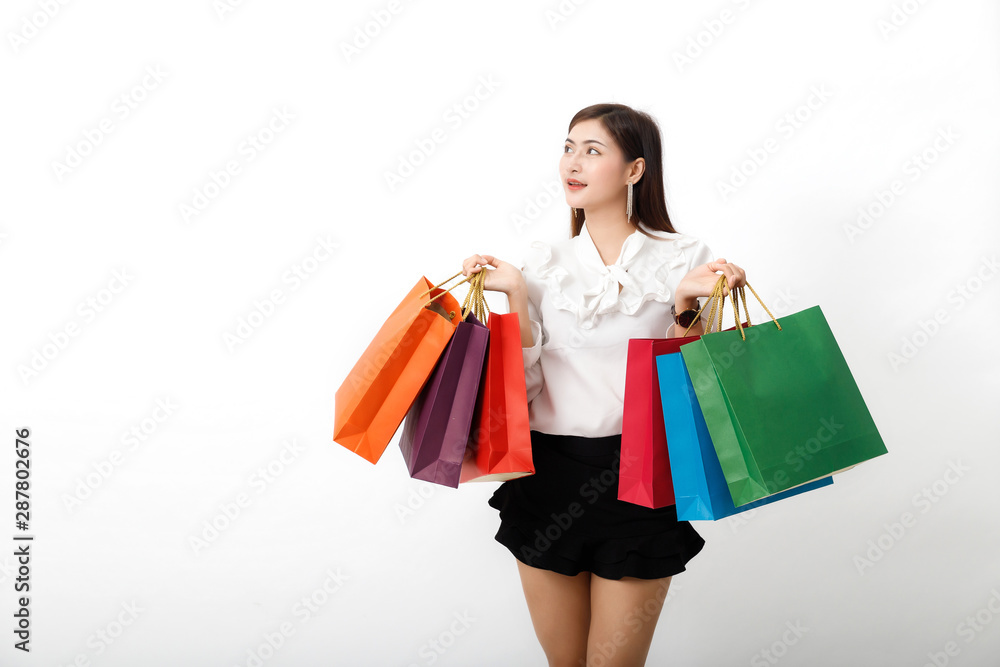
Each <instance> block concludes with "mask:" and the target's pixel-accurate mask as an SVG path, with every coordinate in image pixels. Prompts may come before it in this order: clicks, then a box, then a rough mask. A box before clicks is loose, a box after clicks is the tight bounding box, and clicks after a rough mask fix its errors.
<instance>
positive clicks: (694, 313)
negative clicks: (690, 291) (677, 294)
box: [670, 299, 701, 329]
mask: <svg viewBox="0 0 1000 667" xmlns="http://www.w3.org/2000/svg"><path fill="white" fill-rule="evenodd" d="M700 309H701V304H700V303H699V302H698V300H697V299H695V301H694V308H688V309H687V310H682V311H681V312H679V313H678V312H677V308H676V306H675V305H672V306H670V314H671V315H673V316H674V322H676V323H677V325H678V326H682V327H684V328H685V329H686V328H687V327H689V326H691V325H692V324H693V323H695V322H697V321H698V320H699V319H701V316H700V315H699V314H698V311H699V310H700Z"/></svg>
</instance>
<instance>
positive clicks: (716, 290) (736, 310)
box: [684, 275, 781, 340]
mask: <svg viewBox="0 0 1000 667" xmlns="http://www.w3.org/2000/svg"><path fill="white" fill-rule="evenodd" d="M728 280H729V279H728V278H727V277H726V276H725V275H721V276H719V279H718V280H717V281H716V283H715V286H714V287H713V288H712V295H711V296H710V297H709V301H711V302H712V309H711V311H710V312H709V315H708V321H709V330H708V331H706V333H711V326H712V324H714V322H715V320H714V318H715V311H716V299H718V300H719V304H720V305H719V331H722V311H723V309H724V308H725V305H726V299H725V297H724V296H723V293H724V286H725V284H726V283H727V282H728ZM746 286H747V287H749V288H750V291H751V292H752V293H753V295H754V296H755V297H756V298H757V301H758V302H759V303H760V305H761V306H763V308H764V310H765V311H766V312H767V314H768V316H770V318H771V320H772V321H773V322H774V326H776V327H778V331H781V324H779V323H778V320H777V319H776V318H775V317H774V315H773V314H771V311H770V310H769V309H768V307H767V306H766V305H765V304H764V301H763V299H761V298H760V295H759V294H757V290H755V289H754V288H753V286H752V285H750V283H749V282H747V283H746ZM733 291H734V290H729V298H730V300H731V301H732V302H733V316H734V317H735V318H736V328H737V329H738V330H739V332H740V337H741V338H742V339H743V340H746V339H747V337H746V334H745V333H743V328H744V327H743V324H742V323H741V322H740V304H739V302H738V301H737V300H736V295H735V294H733ZM736 291H738V292H739V296H740V299H742V301H743V310H744V311H745V313H744V314H745V315H746V318H747V326H748V327H749V326H751V323H750V309H749V308H748V307H747V296H746V293H745V292H744V291H743V286H742V285H740V286H739V287H737V288H736ZM707 305H708V301H706V302H705V304H704V305H703V306H702V307H701V308H699V309H698V315H701V311H702V310H704V309H705V306H707ZM698 315H696V316H695V318H694V320H693V321H692V322H691V324H690V325H688V328H687V329H685V330H684V335H685V336H687V334H688V331H690V330H691V327H693V326H694V324H695V322H697V321H698Z"/></svg>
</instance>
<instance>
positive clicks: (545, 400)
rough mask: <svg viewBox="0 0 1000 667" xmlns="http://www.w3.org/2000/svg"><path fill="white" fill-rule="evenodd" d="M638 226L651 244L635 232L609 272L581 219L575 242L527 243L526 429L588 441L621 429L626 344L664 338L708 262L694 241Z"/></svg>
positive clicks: (700, 244)
mask: <svg viewBox="0 0 1000 667" xmlns="http://www.w3.org/2000/svg"><path fill="white" fill-rule="evenodd" d="M640 224H641V223H640ZM644 229H646V230H647V231H649V232H650V233H652V234H653V235H655V236H656V238H649V237H647V236H645V235H644V234H643V233H642V232H640V231H638V230H636V231H635V232H633V233H632V235H631V236H629V237H628V238H627V239H626V240H625V243H624V244H623V245H622V249H621V254H620V255H619V256H618V259H617V260H615V262H614V263H613V264H610V265H605V264H604V260H602V259H601V256H600V253H599V252H598V250H597V246H596V245H594V241H593V239H592V238H591V236H590V232H589V231H588V230H587V223H586V222H584V223H583V228H582V229H581V230H580V234H579V235H578V236H575V237H573V238H570V239H566V240H564V241H560V242H558V243H556V244H553V245H550V244H547V243H544V242H542V241H535V242H534V243H532V244H531V245H530V246H529V251H528V255H527V257H526V259H525V261H524V262H523V263H522V265H521V267H520V269H521V272H522V273H523V275H524V279H525V282H526V284H527V292H528V313H529V319H530V320H531V334H532V336H533V338H534V345H533V346H532V347H530V348H529V347H525V348H522V351H523V353H524V377H525V384H526V387H527V390H528V418H529V423H530V425H531V428H532V429H533V430H536V431H542V432H544V433H551V434H558V435H580V436H586V437H592V438H593V437H601V436H607V435H617V434H619V433H621V432H622V409H623V406H624V396H625V366H626V360H627V356H628V340H629V339H630V338H666V337H667V330H668V329H669V328H670V326H671V325H672V324H673V318H672V317H671V316H670V306H671V305H672V304H673V303H674V291H675V290H676V289H677V285H678V283H680V281H681V279H682V278H683V277H684V276H685V275H686V274H687V272H688V271H690V270H691V269H693V268H694V267H696V266H699V265H701V264H704V263H706V262H710V261H712V260H714V259H715V256H714V255H713V254H712V251H711V250H710V249H709V247H708V246H707V245H706V244H705V243H704V242H703V241H701V240H700V239H698V238H697V237H694V236H691V235H689V234H682V233H674V234H671V233H667V232H661V231H657V230H651V229H649V228H648V227H644ZM619 283H620V284H621V285H622V288H621V291H620V292H619V288H618V285H619ZM700 300H701V301H702V302H704V299H700ZM647 302H649V303H648V305H646V304H647ZM702 315H703V316H705V315H706V313H702Z"/></svg>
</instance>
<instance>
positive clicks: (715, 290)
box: [684, 276, 726, 336]
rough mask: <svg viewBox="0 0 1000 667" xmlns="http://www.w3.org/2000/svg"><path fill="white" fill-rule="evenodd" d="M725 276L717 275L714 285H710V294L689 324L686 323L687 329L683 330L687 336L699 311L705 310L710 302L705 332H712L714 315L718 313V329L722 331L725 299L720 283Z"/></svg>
mask: <svg viewBox="0 0 1000 667" xmlns="http://www.w3.org/2000/svg"><path fill="white" fill-rule="evenodd" d="M725 279H726V277H725V276H719V279H718V280H717V281H715V286H713V287H712V294H711V295H710V296H709V297H708V300H707V301H706V302H705V303H703V304H702V306H701V308H699V309H698V313H697V314H696V315H695V316H694V319H692V320H691V324H689V325H688V327H687V329H685V330H684V335H685V336H687V335H688V332H689V331H691V327H693V326H694V325H695V323H696V322H697V321H698V319H699V317H700V316H701V311H703V310H705V306H707V305H708V304H710V303H711V304H712V308H711V309H710V310H709V313H708V330H707V331H706V332H705V333H712V327H713V326H715V315H716V313H718V315H719V331H722V311H723V310H725V307H726V300H725V299H724V298H723V297H722V284H723V281H725Z"/></svg>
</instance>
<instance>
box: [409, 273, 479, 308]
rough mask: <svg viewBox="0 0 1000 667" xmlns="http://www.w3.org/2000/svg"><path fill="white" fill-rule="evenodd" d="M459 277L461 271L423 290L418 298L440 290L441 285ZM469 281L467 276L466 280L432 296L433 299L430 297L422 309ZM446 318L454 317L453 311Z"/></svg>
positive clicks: (469, 278) (470, 277)
mask: <svg viewBox="0 0 1000 667" xmlns="http://www.w3.org/2000/svg"><path fill="white" fill-rule="evenodd" d="M460 275H462V272H461V271H459V272H458V273H456V274H455V275H453V276H452V277H451V278H448V279H447V280H442V281H441V282H440V283H438V284H437V285H432V286H431V287H428V288H427V289H425V290H424V291H423V292H421V293H420V294H419V296H423V295H424V294H427V293H429V292H430V291H431V290H435V289H441V286H442V285H444V284H445V283H448V282H450V281H452V280H454V279H455V278H457V277H458V276H460ZM471 279H472V276H469V277H467V278H466V279H465V280H460V281H459V282H457V283H455V284H454V285H452V286H451V287H449V288H448V289H446V290H444V291H442V292H441V293H440V294H438V295H437V296H434V297H431V298H430V299H429V300H428V301H427V303H425V304H424V305H423V307H424V308H426V307H427V306H429V305H431V304H432V303H434V301H435V300H436V299H437V298H439V297H442V296H444V295H445V294H447V293H448V292H450V291H451V290H453V289H455V288H456V287H458V286H459V285H461V284H462V283H464V282H468V281H469V280H471ZM448 317H455V311H454V310H453V311H451V313H450V314H449V315H448Z"/></svg>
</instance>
